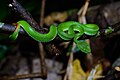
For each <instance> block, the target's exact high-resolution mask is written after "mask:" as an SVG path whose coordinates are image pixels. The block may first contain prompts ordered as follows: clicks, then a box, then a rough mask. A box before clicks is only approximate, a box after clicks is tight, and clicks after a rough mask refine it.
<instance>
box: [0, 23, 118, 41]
mask: <svg viewBox="0 0 120 80" xmlns="http://www.w3.org/2000/svg"><path fill="white" fill-rule="evenodd" d="M111 27H112V29H114V31H113V33H111V34H110V35H109V36H111V35H112V34H115V33H116V32H118V31H119V30H120V22H118V23H116V24H114V25H111ZM105 30H106V29H101V30H100V35H99V36H98V37H103V36H105ZM14 31H15V27H14V26H13V25H10V24H6V23H4V25H1V24H0V32H1V33H13V32H14ZM19 33H20V34H22V35H25V36H27V35H26V32H25V31H24V30H23V29H22V28H21V29H20V32H19ZM118 34H119V33H116V35H118ZM91 37H94V36H87V35H83V36H82V37H81V39H89V38H91ZM57 40H58V41H59V38H57ZM60 41H61V40H60Z"/></svg>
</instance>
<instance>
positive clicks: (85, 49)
mask: <svg viewBox="0 0 120 80" xmlns="http://www.w3.org/2000/svg"><path fill="white" fill-rule="evenodd" d="M76 46H77V48H78V49H79V50H81V51H82V52H84V53H86V54H88V53H91V49H90V45H89V44H88V43H87V42H86V41H85V40H79V41H78V42H77V43H76Z"/></svg>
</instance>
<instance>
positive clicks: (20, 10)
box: [9, 0, 40, 30]
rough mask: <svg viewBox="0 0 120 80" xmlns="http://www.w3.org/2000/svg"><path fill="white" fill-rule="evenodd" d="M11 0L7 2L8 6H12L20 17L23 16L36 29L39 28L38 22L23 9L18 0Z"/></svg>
mask: <svg viewBox="0 0 120 80" xmlns="http://www.w3.org/2000/svg"><path fill="white" fill-rule="evenodd" d="M12 1H13V2H12V3H11V4H9V6H10V7H12V8H13V9H14V10H15V11H16V12H18V13H19V14H20V16H21V17H22V18H24V19H25V20H26V21H27V22H28V23H29V24H30V25H31V26H32V27H34V28H35V29H36V30H39V29H40V27H39V25H38V23H37V22H36V21H35V20H34V19H33V17H32V16H31V14H30V13H29V12H28V11H27V10H25V9H24V8H23V7H22V6H21V4H20V3H19V2H17V1H16V0H12Z"/></svg>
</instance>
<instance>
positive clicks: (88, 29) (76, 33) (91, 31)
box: [10, 20, 99, 53]
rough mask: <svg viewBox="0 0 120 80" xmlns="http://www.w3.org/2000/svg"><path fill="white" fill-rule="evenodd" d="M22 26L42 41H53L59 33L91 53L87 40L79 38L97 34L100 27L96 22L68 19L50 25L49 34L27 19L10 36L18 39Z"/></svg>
mask: <svg viewBox="0 0 120 80" xmlns="http://www.w3.org/2000/svg"><path fill="white" fill-rule="evenodd" d="M20 27H22V28H23V29H24V30H25V31H26V32H27V34H28V35H29V36H31V37H32V38H33V39H35V40H37V41H40V42H49V41H52V40H53V39H54V38H55V37H56V36H57V34H58V35H59V37H61V38H62V39H63V40H71V39H73V41H74V42H75V43H76V46H77V47H78V49H80V50H81V51H82V52H84V53H90V52H91V50H90V46H89V45H88V44H87V43H86V42H85V40H78V39H79V38H80V37H81V36H82V35H83V34H86V35H96V34H97V32H98V30H99V27H98V26H97V25H96V24H80V23H79V22H75V21H68V22H63V23H60V24H59V25H58V26H57V27H56V26H55V25H51V26H50V30H49V32H48V33H47V34H41V33H39V32H37V31H35V29H34V28H32V27H31V26H30V25H29V24H28V23H27V22H26V21H24V20H21V21H18V22H17V26H16V30H15V31H14V33H13V34H11V35H10V38H12V39H14V40H15V39H16V38H17V36H18V33H19V30H20Z"/></svg>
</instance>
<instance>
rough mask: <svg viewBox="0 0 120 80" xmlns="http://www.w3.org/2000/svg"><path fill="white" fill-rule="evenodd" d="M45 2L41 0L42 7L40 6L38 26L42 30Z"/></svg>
mask: <svg viewBox="0 0 120 80" xmlns="http://www.w3.org/2000/svg"><path fill="white" fill-rule="evenodd" d="M45 2H46V0H42V4H41V5H42V6H41V16H40V26H41V28H43V22H44V21H43V20H44V13H45Z"/></svg>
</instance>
